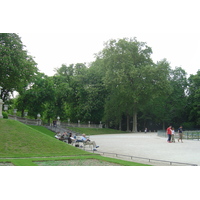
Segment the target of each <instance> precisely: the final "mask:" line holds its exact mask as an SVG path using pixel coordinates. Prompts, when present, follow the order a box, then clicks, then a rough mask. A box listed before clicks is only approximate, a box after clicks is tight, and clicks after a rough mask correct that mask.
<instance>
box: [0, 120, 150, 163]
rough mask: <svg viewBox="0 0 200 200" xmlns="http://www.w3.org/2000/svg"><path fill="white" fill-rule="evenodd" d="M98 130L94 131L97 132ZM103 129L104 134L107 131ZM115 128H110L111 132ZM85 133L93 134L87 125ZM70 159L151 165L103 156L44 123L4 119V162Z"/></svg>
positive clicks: (0, 133)
mask: <svg viewBox="0 0 200 200" xmlns="http://www.w3.org/2000/svg"><path fill="white" fill-rule="evenodd" d="M90 130H91V131H92V130H93V129H90ZM98 130H99V129H98ZM98 130H97V131H93V133H95V134H97V133H98ZM102 130H103V129H102ZM102 130H101V132H100V134H105V132H102ZM112 131H113V130H111V131H108V130H106V132H107V133H112ZM84 133H86V134H89V133H88V132H87V131H85V129H84ZM115 133H116V131H115ZM69 159H76V160H82V159H85V160H87V159H98V160H102V161H107V162H112V163H117V164H120V165H122V166H147V165H143V164H140V163H135V162H130V161H123V160H119V159H115V158H107V157H103V156H101V155H98V154H93V153H90V152H87V151H84V150H82V149H79V148H76V147H74V146H72V145H68V144H66V143H64V142H61V141H59V140H57V139H55V138H54V133H53V132H51V131H49V130H48V129H46V128H44V127H37V126H27V125H25V124H22V123H20V122H18V121H15V120H10V119H0V165H1V163H2V165H4V164H6V163H12V164H13V165H15V166H37V163H36V162H37V161H52V162H50V165H52V166H53V165H54V163H55V161H58V160H63V161H65V160H69ZM80 163H81V162H80Z"/></svg>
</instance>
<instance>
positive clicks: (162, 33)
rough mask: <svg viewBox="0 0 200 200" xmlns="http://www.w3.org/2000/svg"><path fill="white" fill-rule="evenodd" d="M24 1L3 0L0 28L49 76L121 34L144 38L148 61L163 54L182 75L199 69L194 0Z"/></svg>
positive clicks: (89, 57) (91, 57)
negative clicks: (148, 49)
mask: <svg viewBox="0 0 200 200" xmlns="http://www.w3.org/2000/svg"><path fill="white" fill-rule="evenodd" d="M28 2H29V4H28V3H27V1H24V0H19V1H11V0H8V1H6V2H5V3H3V4H4V8H5V9H2V10H3V11H1V12H0V17H1V15H2V16H3V17H4V18H2V17H1V24H2V26H1V28H0V30H1V29H2V27H3V29H2V31H1V32H15V33H18V34H19V36H20V37H21V40H22V42H23V44H24V45H25V46H26V49H27V50H28V52H29V54H30V55H32V56H33V57H34V60H35V61H36V63H37V64H38V65H37V66H38V68H39V70H40V71H41V72H44V73H45V74H47V75H49V76H51V75H53V74H54V73H55V71H54V69H55V68H59V67H61V65H62V64H66V65H69V64H72V63H79V62H80V63H90V62H92V61H94V60H95V57H94V54H95V53H98V52H99V51H101V50H102V49H103V48H104V42H106V41H108V40H110V39H119V38H124V37H128V38H130V37H132V38H133V37H136V38H137V40H139V41H141V42H146V43H147V45H148V46H149V47H151V48H152V50H153V54H152V59H153V60H154V62H157V61H159V60H161V59H164V58H166V59H167V60H168V62H169V63H170V66H171V67H172V68H173V69H174V68H175V67H182V68H183V69H184V70H185V71H186V72H187V73H188V75H189V74H196V72H197V71H198V69H200V59H199V56H198V55H199V53H200V37H199V36H200V28H199V19H200V12H198V1H197V0H189V1H187V0H182V1H180V0H173V1H170V0H168V1H165V0H162V1H161V0H160V1H159V0H151V1H148V0H132V1H131V0H123V1H122V0H115V1H113V0H106V1H105V0H101V1H99V0H93V1H92V0H84V1H81V0H73V1H66V0H65V1H63V0H57V1H52V0H49V1H46V0H40V1H37V0H35V1H28ZM6 8H7V9H6ZM5 16H6V17H5ZM2 19H4V20H2Z"/></svg>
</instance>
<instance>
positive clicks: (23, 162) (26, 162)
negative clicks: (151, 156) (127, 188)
mask: <svg viewBox="0 0 200 200" xmlns="http://www.w3.org/2000/svg"><path fill="white" fill-rule="evenodd" d="M87 159H97V160H100V161H106V162H111V163H116V164H119V165H121V166H149V165H146V164H141V163H135V162H131V161H125V160H119V159H115V158H107V157H103V156H100V155H94V154H93V155H85V156H72V157H56V158H50V157H49V158H26V159H20V158H19V159H12V158H11V159H0V163H3V162H4V163H5V162H10V163H13V164H14V165H16V166H37V163H36V162H45V161H46V162H49V161H51V162H52V166H53V163H54V162H55V161H67V160H79V161H81V160H87ZM51 162H49V163H50V164H49V165H51Z"/></svg>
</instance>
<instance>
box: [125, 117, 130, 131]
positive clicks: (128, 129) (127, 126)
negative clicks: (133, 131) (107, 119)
mask: <svg viewBox="0 0 200 200" xmlns="http://www.w3.org/2000/svg"><path fill="white" fill-rule="evenodd" d="M126 131H127V132H129V131H130V128H129V115H128V114H127V120H126Z"/></svg>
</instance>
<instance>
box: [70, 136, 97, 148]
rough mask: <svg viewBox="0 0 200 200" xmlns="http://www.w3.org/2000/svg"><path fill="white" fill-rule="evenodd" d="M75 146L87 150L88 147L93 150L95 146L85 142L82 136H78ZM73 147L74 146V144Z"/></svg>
mask: <svg viewBox="0 0 200 200" xmlns="http://www.w3.org/2000/svg"><path fill="white" fill-rule="evenodd" d="M86 138H87V139H89V138H90V137H89V136H86ZM74 144H75V146H76V145H79V147H81V146H83V148H84V149H85V147H86V146H89V147H90V148H91V149H93V146H92V145H91V144H87V143H86V142H83V140H82V136H76V142H75V141H74ZM72 145H73V144H72Z"/></svg>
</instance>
